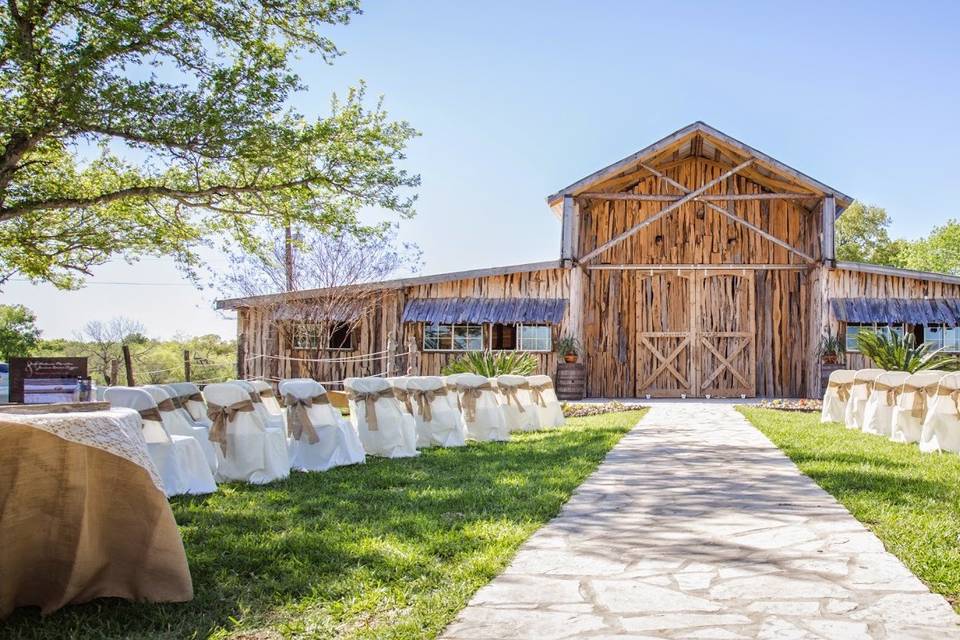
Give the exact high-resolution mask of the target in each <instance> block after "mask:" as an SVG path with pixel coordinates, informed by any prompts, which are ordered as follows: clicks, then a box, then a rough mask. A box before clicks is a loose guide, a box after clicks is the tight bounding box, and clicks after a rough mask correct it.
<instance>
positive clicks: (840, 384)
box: [820, 369, 857, 424]
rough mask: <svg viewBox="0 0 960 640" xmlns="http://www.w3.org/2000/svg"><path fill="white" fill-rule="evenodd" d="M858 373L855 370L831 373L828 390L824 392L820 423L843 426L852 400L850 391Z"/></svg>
mask: <svg viewBox="0 0 960 640" xmlns="http://www.w3.org/2000/svg"><path fill="white" fill-rule="evenodd" d="M856 373H857V372H856V371H854V370H853V369H837V370H836V371H833V372H831V373H830V379H829V381H828V382H827V388H826V389H825V390H824V392H823V409H822V410H821V411H820V422H839V423H840V424H843V421H844V419H845V415H846V410H847V402H848V401H849V400H850V389H851V387H853V376H854V375H855V374H856Z"/></svg>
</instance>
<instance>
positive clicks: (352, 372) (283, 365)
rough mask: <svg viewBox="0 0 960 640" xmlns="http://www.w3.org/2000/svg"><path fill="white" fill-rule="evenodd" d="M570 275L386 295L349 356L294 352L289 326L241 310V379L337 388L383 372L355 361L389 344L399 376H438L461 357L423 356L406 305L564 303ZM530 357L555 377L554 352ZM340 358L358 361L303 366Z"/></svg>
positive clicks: (487, 280)
mask: <svg viewBox="0 0 960 640" xmlns="http://www.w3.org/2000/svg"><path fill="white" fill-rule="evenodd" d="M568 275H569V274H568V272H567V271H565V270H563V269H541V270H537V271H529V272H521V273H511V274H506V275H499V276H488V277H481V278H468V279H463V280H455V281H449V282H441V283H433V284H425V285H417V286H412V287H407V288H404V289H399V290H391V291H388V292H386V293H385V295H384V297H383V298H382V300H381V301H380V302H379V303H378V304H377V305H376V307H375V308H374V309H373V311H372V312H371V313H369V314H368V315H366V316H365V317H364V318H363V319H361V320H360V321H359V322H358V324H357V326H356V328H355V330H354V349H353V350H352V351H333V350H327V349H319V350H306V349H293V348H292V346H291V344H290V340H289V339H288V336H287V328H286V327H287V326H289V325H288V323H284V322H278V321H276V320H274V318H273V315H274V314H273V311H272V310H271V308H269V307H242V308H240V309H238V310H237V332H238V341H239V344H240V351H241V352H242V356H243V361H244V369H243V375H244V376H246V377H263V378H267V379H271V380H277V379H283V378H295V377H310V378H314V379H316V380H320V381H322V382H325V383H335V382H337V381H340V380H343V379H344V378H347V377H351V376H367V375H375V374H378V373H381V372H382V371H384V370H385V367H386V360H385V359H384V358H383V357H382V356H375V357H371V358H357V357H358V356H361V355H363V354H376V353H379V352H382V351H386V350H387V345H388V340H389V339H392V341H393V344H394V345H395V351H396V357H395V358H393V360H392V366H393V371H395V372H397V374H398V375H400V374H402V373H404V372H405V371H406V370H407V367H408V366H415V368H416V370H417V371H418V373H419V374H420V375H439V374H440V370H441V369H442V368H443V367H444V365H446V364H447V363H448V362H449V361H451V360H453V359H455V358H456V357H458V356H459V355H461V353H462V352H429V351H428V352H424V351H423V324H422V323H406V324H403V323H401V322H400V318H401V316H402V314H403V308H404V305H405V303H406V301H407V300H409V299H411V298H476V297H484V298H520V297H524V298H567V297H568V296H569V285H568ZM300 304H303V303H302V302H301V303H300ZM568 319H569V309H567V311H566V312H565V313H564V319H563V321H562V322H561V323H560V324H559V325H556V326H555V327H554V331H553V333H554V340H556V339H557V338H558V337H559V336H561V335H563V333H564V332H565V331H566V325H567V322H568ZM487 338H488V334H487V333H486V332H485V334H484V344H485V345H487V342H486V340H487ZM411 339H412V340H413V341H414V344H415V345H416V351H417V353H416V355H415V356H414V358H413V362H409V361H408V360H409V358H408V355H407V354H408V348H409V344H410V342H409V341H410V340H411ZM534 355H535V357H536V358H537V361H538V372H540V373H545V374H548V375H551V376H552V375H555V373H556V364H557V357H556V353H535V354H534ZM278 356H279V357H278ZM343 357H348V358H357V359H355V360H353V361H350V362H309V361H306V360H325V359H329V360H333V359H336V358H343ZM332 386H334V387H335V386H336V385H335V384H334V385H332Z"/></svg>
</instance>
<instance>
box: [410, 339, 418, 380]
mask: <svg viewBox="0 0 960 640" xmlns="http://www.w3.org/2000/svg"><path fill="white" fill-rule="evenodd" d="M407 375H408V376H418V375H420V353H419V352H418V351H417V339H416V338H414V337H413V336H410V337H409V338H407Z"/></svg>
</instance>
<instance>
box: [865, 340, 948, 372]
mask: <svg viewBox="0 0 960 640" xmlns="http://www.w3.org/2000/svg"><path fill="white" fill-rule="evenodd" d="M857 348H858V349H859V350H860V353H862V354H863V355H865V356H866V357H868V358H870V359H871V360H872V361H873V362H874V364H875V365H877V366H878V367H880V368H881V369H886V370H887V371H909V372H910V373H915V372H917V371H923V370H924V369H945V368H947V367H952V365H953V362H954V361H953V359H952V358H950V357H949V356H946V355H944V354H943V350H942V349H935V350H934V349H931V347H930V345H928V344H921V345H920V346H917V345H916V344H915V340H914V337H913V334H912V333H907V334H904V335H901V334H899V333H896V332H893V331H881V332H874V331H861V332H860V333H858V334H857Z"/></svg>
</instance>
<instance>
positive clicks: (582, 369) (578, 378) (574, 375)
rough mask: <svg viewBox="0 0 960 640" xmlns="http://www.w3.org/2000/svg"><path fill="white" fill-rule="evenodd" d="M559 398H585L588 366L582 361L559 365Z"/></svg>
mask: <svg viewBox="0 0 960 640" xmlns="http://www.w3.org/2000/svg"><path fill="white" fill-rule="evenodd" d="M556 389H557V398H558V399H560V400H583V399H584V398H585V397H586V395H587V367H586V366H585V365H584V364H583V363H580V362H574V363H566V362H564V363H560V364H558V365H557V382H556Z"/></svg>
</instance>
